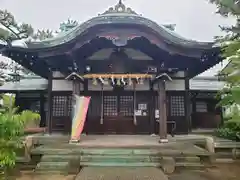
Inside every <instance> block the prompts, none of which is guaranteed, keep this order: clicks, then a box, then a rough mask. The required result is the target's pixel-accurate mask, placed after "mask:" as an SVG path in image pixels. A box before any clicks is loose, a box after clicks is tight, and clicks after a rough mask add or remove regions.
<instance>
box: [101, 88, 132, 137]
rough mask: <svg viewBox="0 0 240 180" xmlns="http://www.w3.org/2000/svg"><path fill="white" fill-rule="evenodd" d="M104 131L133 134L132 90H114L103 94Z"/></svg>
mask: <svg viewBox="0 0 240 180" xmlns="http://www.w3.org/2000/svg"><path fill="white" fill-rule="evenodd" d="M103 117H104V133H107V134H133V133H134V132H135V125H134V95H133V92H126V91H125V92H124V91H119V90H115V91H112V92H105V95H104V96H103Z"/></svg>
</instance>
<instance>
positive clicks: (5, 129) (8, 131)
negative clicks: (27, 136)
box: [0, 108, 40, 176]
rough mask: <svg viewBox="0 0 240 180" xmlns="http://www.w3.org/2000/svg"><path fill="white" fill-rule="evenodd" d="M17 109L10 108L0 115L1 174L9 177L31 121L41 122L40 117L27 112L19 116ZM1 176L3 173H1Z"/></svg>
mask: <svg viewBox="0 0 240 180" xmlns="http://www.w3.org/2000/svg"><path fill="white" fill-rule="evenodd" d="M16 112H17V108H10V109H9V110H7V111H5V112H4V113H2V114H0V172H2V173H3V174H4V176H7V175H8V172H9V170H11V169H12V168H13V167H14V166H15V163H16V158H17V155H16V152H17V150H19V148H21V147H22V140H21V137H22V136H23V135H24V130H25V127H26V126H28V124H29V123H31V121H34V122H35V123H37V122H39V119H40V115H39V114H37V113H34V112H32V111H29V110H26V111H23V112H21V113H19V114H17V113H16ZM0 174H1V173H0Z"/></svg>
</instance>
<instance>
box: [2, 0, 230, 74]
mask: <svg viewBox="0 0 240 180" xmlns="http://www.w3.org/2000/svg"><path fill="white" fill-rule="evenodd" d="M117 2H118V0H67V1H64V0H21V1H20V0H0V9H7V10H8V11H10V12H11V13H13V15H14V16H15V17H16V20H17V21H18V22H25V23H29V24H31V25H32V26H33V27H34V28H36V29H52V30H56V29H58V27H59V24H60V23H61V22H63V21H65V20H67V19H68V18H72V19H74V20H77V21H78V22H80V23H81V22H84V21H86V20H88V19H89V18H91V17H93V16H96V15H97V14H99V13H102V12H104V11H105V10H106V9H108V8H109V7H110V6H113V5H115V4H116V3H117ZM123 2H124V4H126V5H127V6H129V7H131V8H132V9H133V10H134V11H136V12H137V13H139V14H142V15H143V16H144V17H147V18H149V19H151V20H153V21H155V22H157V23H159V24H169V23H174V24H176V32H177V33H178V34H179V35H181V36H183V37H185V38H189V39H195V40H199V41H212V40H213V38H214V36H216V35H221V34H223V33H222V32H221V30H220V28H219V25H230V24H233V23H234V20H233V19H226V18H222V17H221V16H220V15H216V14H215V11H216V6H215V5H211V4H209V3H208V0H125V1H124V0H123ZM220 67H221V65H220ZM217 69H219V67H218V68H217ZM215 71H216V70H215ZM211 74H214V69H212V70H211V71H210V72H207V74H206V75H211Z"/></svg>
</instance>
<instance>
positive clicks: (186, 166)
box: [175, 162, 209, 170]
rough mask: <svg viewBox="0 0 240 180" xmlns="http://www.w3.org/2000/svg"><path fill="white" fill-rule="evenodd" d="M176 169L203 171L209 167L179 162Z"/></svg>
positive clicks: (198, 163)
mask: <svg viewBox="0 0 240 180" xmlns="http://www.w3.org/2000/svg"><path fill="white" fill-rule="evenodd" d="M175 167H176V169H188V170H201V169H204V168H207V167H209V166H206V165H205V164H202V163H200V162H177V163H176V165H175Z"/></svg>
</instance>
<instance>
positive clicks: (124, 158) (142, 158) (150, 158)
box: [80, 155, 161, 163]
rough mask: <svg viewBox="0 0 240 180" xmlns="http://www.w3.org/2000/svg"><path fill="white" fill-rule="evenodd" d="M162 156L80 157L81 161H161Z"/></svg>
mask: <svg viewBox="0 0 240 180" xmlns="http://www.w3.org/2000/svg"><path fill="white" fill-rule="evenodd" d="M160 160H161V157H157V156H136V155H129V156H128V155H115V156H111V155H110V156H109V155H83V156H81V157H80V161H81V162H123V163H127V162H129V163H133V162H142V163H145V162H147V163H148V162H160Z"/></svg>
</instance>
